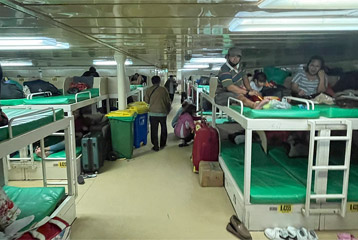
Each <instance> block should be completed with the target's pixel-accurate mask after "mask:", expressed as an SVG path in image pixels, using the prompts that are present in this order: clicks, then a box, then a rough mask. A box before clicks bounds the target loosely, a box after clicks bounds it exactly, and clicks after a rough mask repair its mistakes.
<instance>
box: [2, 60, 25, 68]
mask: <svg viewBox="0 0 358 240" xmlns="http://www.w3.org/2000/svg"><path fill="white" fill-rule="evenodd" d="M0 64H1V66H2V67H20V66H32V61H0Z"/></svg>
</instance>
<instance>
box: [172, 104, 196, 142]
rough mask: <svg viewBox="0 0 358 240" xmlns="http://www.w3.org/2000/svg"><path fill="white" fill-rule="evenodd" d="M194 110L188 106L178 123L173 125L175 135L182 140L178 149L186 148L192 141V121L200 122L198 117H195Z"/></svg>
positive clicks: (191, 106)
mask: <svg viewBox="0 0 358 240" xmlns="http://www.w3.org/2000/svg"><path fill="white" fill-rule="evenodd" d="M195 109H196V107H195V105H193V104H189V105H188V106H187V107H186V108H184V109H183V112H182V114H181V115H180V117H179V119H178V123H177V124H176V125H175V128H174V133H175V135H176V136H177V137H179V138H181V139H182V140H183V143H181V144H179V147H185V146H188V142H190V141H191V140H193V139H194V130H195V124H194V120H200V117H196V116H195Z"/></svg>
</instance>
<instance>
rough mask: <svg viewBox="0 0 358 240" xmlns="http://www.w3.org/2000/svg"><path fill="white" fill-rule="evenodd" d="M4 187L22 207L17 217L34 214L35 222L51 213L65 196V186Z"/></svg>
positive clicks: (10, 196)
mask: <svg viewBox="0 0 358 240" xmlns="http://www.w3.org/2000/svg"><path fill="white" fill-rule="evenodd" d="M3 188H4V191H5V192H6V194H7V195H8V196H9V198H10V199H11V200H12V201H13V202H14V203H15V204H16V205H17V206H18V207H19V208H20V209H21V214H20V215H19V216H18V217H17V218H18V219H21V218H23V217H27V216H30V215H34V216H35V219H34V221H33V222H38V221H40V220H41V219H43V218H44V217H46V216H49V215H51V213H52V212H53V210H54V209H55V208H56V206H57V205H58V204H59V203H60V201H62V199H64V197H65V188H64V187H33V188H20V187H11V186H4V187H3Z"/></svg>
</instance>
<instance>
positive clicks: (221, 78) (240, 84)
mask: <svg viewBox="0 0 358 240" xmlns="http://www.w3.org/2000/svg"><path fill="white" fill-rule="evenodd" d="M241 56H242V52H241V50H240V49H238V48H237V47H232V48H230V49H229V50H228V53H227V55H226V60H227V61H226V63H225V64H224V65H223V66H222V67H221V69H220V71H219V74H218V86H217V89H216V93H215V102H216V103H217V104H219V105H223V106H226V105H227V101H228V98H229V97H233V98H236V99H239V100H241V101H242V102H243V103H244V105H245V106H247V107H250V108H254V109H262V106H263V105H265V104H266V103H267V102H268V101H269V100H267V99H264V100H262V101H261V102H253V101H251V100H250V99H249V98H248V97H249V96H253V95H258V96H259V95H260V93H258V92H257V91H255V90H253V89H252V88H251V86H250V82H249V79H248V78H247V75H246V72H245V70H244V69H243V67H242V65H241V64H240V61H241Z"/></svg>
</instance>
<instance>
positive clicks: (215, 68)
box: [211, 67, 221, 71]
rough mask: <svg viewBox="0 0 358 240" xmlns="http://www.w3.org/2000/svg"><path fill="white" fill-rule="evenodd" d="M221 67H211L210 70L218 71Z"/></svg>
mask: <svg viewBox="0 0 358 240" xmlns="http://www.w3.org/2000/svg"><path fill="white" fill-rule="evenodd" d="M220 68H221V67H213V68H212V69H211V70H213V71H219V70H220Z"/></svg>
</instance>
